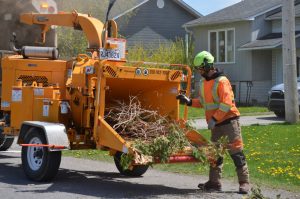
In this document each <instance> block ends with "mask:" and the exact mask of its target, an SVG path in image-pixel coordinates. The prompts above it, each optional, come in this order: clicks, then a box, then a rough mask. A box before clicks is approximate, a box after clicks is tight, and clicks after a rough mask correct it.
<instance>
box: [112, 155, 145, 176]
mask: <svg viewBox="0 0 300 199" xmlns="http://www.w3.org/2000/svg"><path fill="white" fill-rule="evenodd" d="M122 154H123V153H121V152H117V153H116V154H115V156H114V161H115V165H116V167H117V169H118V170H119V172H120V173H121V174H122V175H125V176H131V177H139V176H142V175H143V174H144V173H146V171H147V170H148V168H149V165H136V166H134V167H133V169H132V170H129V169H126V170H124V169H123V168H122V166H121V164H120V159H121V155H122Z"/></svg>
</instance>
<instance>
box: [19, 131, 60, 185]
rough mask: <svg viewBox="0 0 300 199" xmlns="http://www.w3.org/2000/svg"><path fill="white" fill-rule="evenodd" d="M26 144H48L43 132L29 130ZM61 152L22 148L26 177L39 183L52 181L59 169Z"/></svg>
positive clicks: (41, 148)
mask: <svg viewBox="0 0 300 199" xmlns="http://www.w3.org/2000/svg"><path fill="white" fill-rule="evenodd" d="M24 143H26V144H47V142H46V138H45V136H44V134H43V132H42V131H41V130H40V129H37V128H31V129H29V131H28V133H27V134H26V136H25V139H24ZM60 161H61V151H49V149H48V148H47V147H36V146H33V147H22V167H23V170H24V172H25V174H26V176H27V177H28V178H29V179H31V180H33V181H38V182H44V181H50V180H52V179H53V178H54V177H55V176H56V174H57V172H58V169H59V165H60Z"/></svg>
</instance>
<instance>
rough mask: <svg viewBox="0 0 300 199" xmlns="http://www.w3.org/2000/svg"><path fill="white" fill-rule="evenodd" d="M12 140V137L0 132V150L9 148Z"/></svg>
mask: <svg viewBox="0 0 300 199" xmlns="http://www.w3.org/2000/svg"><path fill="white" fill-rule="evenodd" d="M0 131H2V130H0ZM13 142H14V138H13V137H7V136H6V135H3V134H2V132H0V151H6V150H7V149H9V148H10V147H11V145H12V144H13Z"/></svg>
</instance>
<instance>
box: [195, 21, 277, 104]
mask: <svg viewBox="0 0 300 199" xmlns="http://www.w3.org/2000/svg"><path fill="white" fill-rule="evenodd" d="M259 25H264V26H265V28H264V29H259ZM230 28H234V29H235V62H234V63H228V64H227V63H225V64H222V63H217V64H216V66H217V68H219V69H221V70H223V71H224V73H225V74H226V76H227V77H228V78H229V79H230V81H231V83H232V85H233V87H234V91H235V99H236V101H237V102H240V103H245V102H246V98H247V90H248V95H250V96H248V102H249V103H252V102H253V103H260V104H264V103H266V101H267V100H268V97H267V93H268V90H269V89H270V87H271V86H272V73H271V71H272V52H271V51H268V50H260V51H240V50H238V48H239V47H240V46H242V45H244V44H246V43H248V42H250V41H253V40H255V39H256V38H257V37H260V36H261V35H262V34H266V32H268V31H271V29H272V26H271V23H264V22H263V18H262V17H259V21H258V22H255V23H254V21H242V22H236V23H229V24H221V25H214V26H198V27H195V28H193V29H192V30H193V34H194V35H193V36H194V39H195V52H196V53H197V52H200V51H202V50H208V32H209V31H211V30H222V29H230ZM253 28H254V29H256V33H255V34H253V33H252V29H253ZM196 77H199V75H197V76H196ZM247 81H249V82H251V83H252V84H249V83H248V84H247ZM197 84H198V82H196V85H195V90H197V88H198V85H197ZM248 86H251V88H250V87H249V88H248ZM250 92H251V93H250Z"/></svg>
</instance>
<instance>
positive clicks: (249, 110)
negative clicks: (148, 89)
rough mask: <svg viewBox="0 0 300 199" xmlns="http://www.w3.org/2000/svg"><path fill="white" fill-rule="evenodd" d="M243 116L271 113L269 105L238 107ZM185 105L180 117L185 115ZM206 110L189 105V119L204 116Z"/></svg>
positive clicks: (181, 106)
mask: <svg viewBox="0 0 300 199" xmlns="http://www.w3.org/2000/svg"><path fill="white" fill-rule="evenodd" d="M238 109H239V111H240V113H241V115H242V116H245V115H261V114H268V113H270V112H269V110H268V108H267V107H261V106H251V107H238ZM183 110H184V106H183V105H180V117H181V118H182V117H183ZM204 117H205V116H204V110H203V109H202V108H194V107H189V109H188V119H196V118H204Z"/></svg>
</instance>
